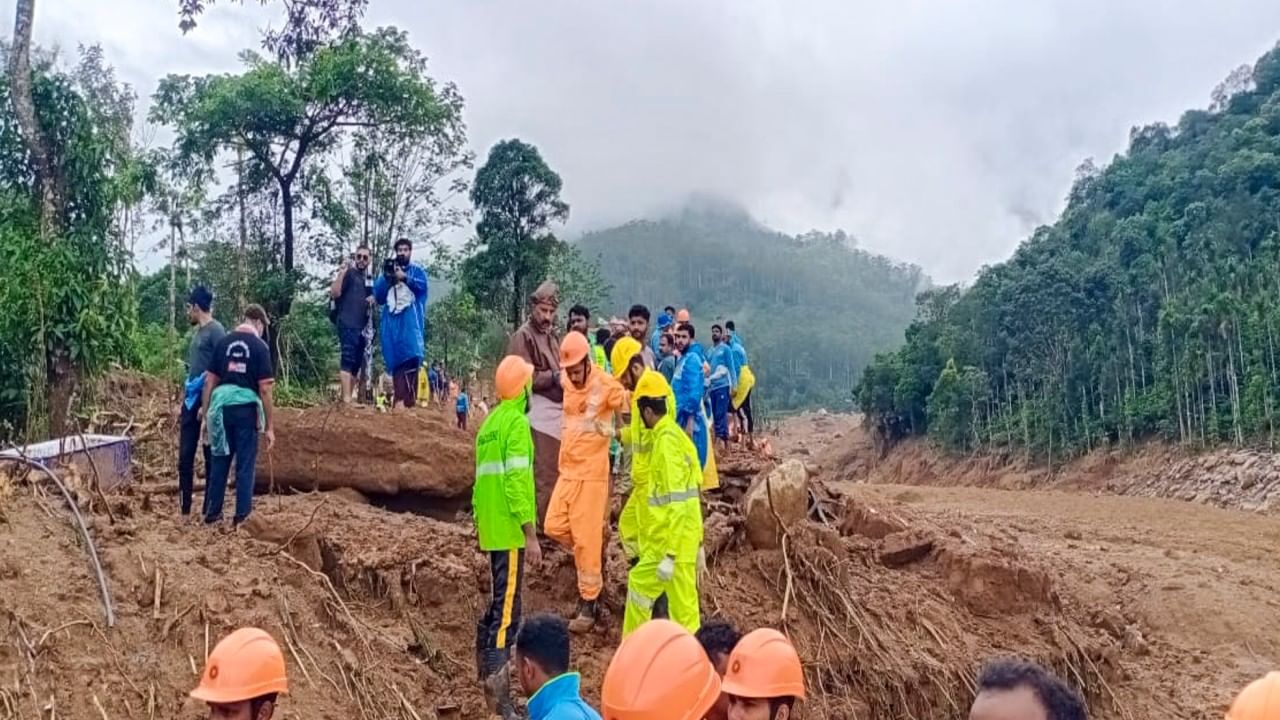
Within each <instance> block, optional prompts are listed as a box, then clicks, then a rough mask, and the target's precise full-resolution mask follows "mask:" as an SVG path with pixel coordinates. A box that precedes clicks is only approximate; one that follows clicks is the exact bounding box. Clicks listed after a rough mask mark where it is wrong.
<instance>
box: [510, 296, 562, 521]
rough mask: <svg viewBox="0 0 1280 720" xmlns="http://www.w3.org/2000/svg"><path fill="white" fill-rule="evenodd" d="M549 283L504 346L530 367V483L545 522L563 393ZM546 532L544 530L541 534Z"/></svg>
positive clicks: (554, 298) (554, 471)
mask: <svg viewBox="0 0 1280 720" xmlns="http://www.w3.org/2000/svg"><path fill="white" fill-rule="evenodd" d="M557 293H558V290H557V288H556V285H555V283H553V282H551V281H550V280H548V281H546V282H544V283H542V284H541V285H539V286H538V289H537V290H535V291H534V292H533V295H532V296H530V298H529V320H528V322H526V323H525V324H524V325H521V326H520V328H519V329H518V330H516V332H515V334H513V335H512V336H511V341H510V342H509V343H508V344H507V354H508V355H519V356H520V357H522V358H524V359H525V361H526V362H528V363H529V364H530V365H533V394H532V395H530V397H529V412H528V415H529V425H530V426H532V428H533V450H534V452H533V460H534V466H533V481H534V485H535V487H536V488H537V495H538V522H539V523H545V522H546V517H547V503H549V502H550V501H551V491H552V489H553V488H554V487H555V484H556V476H557V475H558V470H557V469H556V460H557V458H559V456H560V426H561V423H562V422H563V418H562V413H563V400H564V391H563V390H562V389H561V387H560V340H559V338H557V337H556V332H555V327H554V325H555V319H556V308H558V307H559V306H560V298H559V296H558V294H557ZM544 532H545V531H544Z"/></svg>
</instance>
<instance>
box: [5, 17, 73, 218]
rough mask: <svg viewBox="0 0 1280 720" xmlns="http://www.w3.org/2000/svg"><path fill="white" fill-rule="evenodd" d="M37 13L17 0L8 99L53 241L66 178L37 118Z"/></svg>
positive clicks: (59, 215) (61, 207) (41, 209)
mask: <svg viewBox="0 0 1280 720" xmlns="http://www.w3.org/2000/svg"><path fill="white" fill-rule="evenodd" d="M35 13H36V0H18V5H17V8H16V13H15V17H14V21H13V46H12V47H10V48H9V86H10V91H9V101H10V103H11V105H12V107H13V114H14V116H15V117H16V118H17V121H18V131H19V133H20V134H21V136H22V142H23V144H25V145H26V148H27V152H28V153H29V154H30V155H31V164H32V165H33V166H34V169H35V174H36V184H37V186H38V187H39V188H40V232H41V233H42V234H43V235H44V236H45V238H46V239H49V240H52V239H54V238H55V237H56V236H57V234H58V232H59V230H60V229H61V227H62V213H63V208H64V203H63V192H62V187H63V184H64V180H63V178H62V173H61V171H60V169H59V168H58V166H57V165H56V164H54V162H53V161H52V159H51V157H50V156H51V155H52V150H51V149H50V147H49V140H48V138H47V137H46V136H45V132H44V130H43V129H42V128H41V127H40V123H39V122H38V121H37V120H36V104H35V98H34V97H33V95H32V92H31V29H32V26H33V25H34V24H35Z"/></svg>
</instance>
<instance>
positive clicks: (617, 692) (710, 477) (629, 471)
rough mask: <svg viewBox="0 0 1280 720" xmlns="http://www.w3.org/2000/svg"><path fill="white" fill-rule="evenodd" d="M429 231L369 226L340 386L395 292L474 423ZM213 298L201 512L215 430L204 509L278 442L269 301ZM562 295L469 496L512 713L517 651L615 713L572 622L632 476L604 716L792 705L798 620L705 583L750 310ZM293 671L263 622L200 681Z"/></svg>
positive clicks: (348, 280)
mask: <svg viewBox="0 0 1280 720" xmlns="http://www.w3.org/2000/svg"><path fill="white" fill-rule="evenodd" d="M411 251H412V246H411V245H410V244H409V243H408V241H404V240H402V241H400V242H397V243H396V258H395V259H394V261H389V262H388V263H387V267H386V268H384V272H383V274H382V275H381V276H380V277H378V278H377V279H376V280H374V281H373V282H371V283H370V282H369V279H368V276H367V267H368V260H369V253H368V250H367V249H366V248H361V249H360V250H359V251H358V252H357V254H356V255H355V257H354V259H353V261H352V262H351V263H350V264H349V265H346V266H344V268H342V269H340V270H339V272H338V274H337V275H336V276H335V278H334V281H333V285H332V288H331V294H332V295H333V297H334V299H335V324H336V325H337V329H338V333H339V341H340V346H341V366H342V376H341V391H342V402H344V403H345V402H351V401H352V398H353V393H354V392H355V389H356V388H355V385H356V381H357V378H358V377H359V376H360V373H361V372H362V369H361V368H367V367H368V365H367V362H368V360H367V356H368V352H369V342H370V341H371V339H372V328H371V325H372V323H371V320H370V315H369V314H368V313H369V310H370V308H371V306H372V305H373V304H375V303H376V304H378V305H381V306H382V312H381V313H380V323H379V325H380V333H381V341H382V349H383V355H384V357H385V359H386V364H387V368H388V374H389V375H390V376H391V384H392V386H393V387H392V394H393V398H394V400H393V402H394V403H396V404H403V405H405V406H413V405H415V404H417V403H418V402H419V385H420V384H425V385H427V389H426V392H427V394H428V395H429V396H430V397H434V398H435V399H437V400H438V401H440V402H448V401H449V398H453V399H454V402H455V411H456V414H457V422H458V426H459V427H460V428H463V429H466V427H467V419H468V417H469V416H470V414H471V413H472V405H471V398H470V397H469V394H468V392H467V388H466V387H465V386H464V387H462V388H459V387H458V386H457V384H456V381H453V380H451V379H449V378H448V376H447V375H446V373H445V372H444V370H443V368H441V367H440V366H439V365H438V364H436V363H433V364H432V365H431V366H430V367H429V368H428V370H427V373H426V374H425V375H426V377H424V378H422V379H421V381H420V380H419V371H420V369H421V368H422V366H423V357H424V352H423V336H424V333H425V329H426V326H425V322H426V320H425V303H426V273H425V272H423V271H422V269H421V268H420V267H418V266H416V265H413V264H412V262H411ZM352 288H356V289H358V292H357V290H353V289H352ZM366 288H367V289H368V292H367V294H366V292H365V289H366ZM357 299H358V301H357ZM212 302H213V297H212V294H211V293H210V292H209V291H208V290H207V289H205V288H203V287H197V288H194V289H193V290H192V291H191V294H190V297H189V299H188V306H187V310H188V317H189V319H190V320H191V322H192V324H193V325H194V326H195V327H196V331H195V334H194V336H193V339H192V342H191V348H190V353H189V357H188V361H189V373H188V380H187V383H186V393H185V399H184V403H183V407H182V416H181V423H180V428H181V430H180V433H181V434H180V443H179V487H180V493H179V498H180V511H181V513H182V515H183V516H184V517H186V516H189V514H190V511H191V504H192V488H193V479H192V475H193V465H194V459H195V454H196V450H197V448H198V447H199V446H201V445H203V447H204V453H205V461H206V465H207V468H208V483H207V488H208V489H207V492H206V493H205V500H204V506H203V510H202V516H203V519H204V521H205V522H206V523H217V522H219V521H220V520H221V517H222V505H223V496H224V494H225V490H226V483H227V480H228V476H229V473H230V468H231V463H232V461H233V460H234V461H235V463H236V487H237V489H236V508H235V513H234V516H233V520H232V522H233V524H238V523H240V522H243V521H244V520H245V519H246V518H247V517H248V515H249V513H250V512H251V509H252V501H253V487H254V478H253V468H254V462H255V458H256V455H257V452H258V437H259V434H261V435H262V436H263V437H264V438H265V441H266V443H267V447H268V449H269V448H270V447H271V445H272V443H273V442H274V429H273V428H274V425H273V421H272V418H273V414H274V413H273V400H272V388H273V377H274V373H273V369H272V366H271V355H270V352H269V350H268V348H267V345H266V343H265V342H264V341H263V339H262V338H263V337H265V335H266V332H267V328H268V325H269V319H268V317H267V315H266V313H265V311H263V309H262V308H261V307H259V306H256V305H250V306H248V307H247V308H246V309H245V311H244V313H243V318H242V322H241V323H240V324H239V325H237V327H236V328H235V329H234V330H233V331H232V332H230V333H228V332H226V331H225V329H224V328H223V327H222V326H221V325H220V324H219V323H218V322H217V321H216V320H214V319H213V316H212V313H211V308H212ZM558 309H559V297H558V291H557V288H556V286H555V285H554V284H553V283H551V282H545V283H543V284H542V285H541V286H539V287H538V288H537V290H536V291H535V292H534V293H533V295H532V296H531V297H530V305H529V316H528V317H529V319H528V321H527V322H526V323H524V324H523V325H522V326H521V327H519V328H518V329H517V330H516V331H515V332H514V334H513V335H512V337H511V338H510V342H509V346H508V354H507V356H506V357H505V358H504V359H503V360H502V362H501V363H500V364H499V365H498V367H497V370H496V372H495V375H494V383H493V387H494V390H495V392H496V395H497V399H498V402H497V405H496V406H494V407H492V408H491V409H490V408H489V407H487V405H488V403H487V401H486V400H481V401H480V403H481V405H482V406H484V408H483V409H484V412H483V416H484V420H483V424H482V425H481V427H480V428H479V430H478V432H477V434H476V439H475V443H476V452H475V455H476V472H475V484H474V488H473V496H472V505H473V509H474V517H475V527H476V532H477V538H478V543H479V547H480V550H481V551H482V552H484V553H485V554H486V555H487V557H488V559H489V564H490V569H491V579H492V583H491V588H492V592H491V597H490V598H489V602H488V606H487V608H486V610H485V612H484V614H483V616H482V617H481V618H479V620H478V622H477V625H476V670H477V674H478V677H479V679H480V681H481V682H482V684H483V687H484V693H485V697H486V700H487V702H488V703H489V707H490V710H491V711H492V712H493V713H494V714H497V715H499V716H501V717H502V718H503V720H514V718H517V717H519V716H518V715H517V713H516V710H515V705H514V702H513V700H512V698H511V677H512V672H513V671H514V674H515V677H516V678H517V679H518V684H519V687H520V689H521V690H522V691H523V692H524V694H525V695H526V696H527V697H528V704H527V707H528V713H529V717H530V718H532V719H533V720H563V719H570V718H571V719H573V720H591V719H594V720H599V718H600V717H601V716H600V715H599V714H598V713H597V712H596V711H595V710H594V709H592V708H591V707H590V706H589V705H587V703H585V702H584V701H583V700H582V698H581V694H580V683H579V678H578V676H577V674H576V673H572V672H571V671H570V667H571V665H570V644H571V636H572V635H574V634H582V633H585V632H588V631H590V630H592V629H593V628H594V627H595V625H596V621H597V618H598V608H597V603H598V601H599V597H600V593H601V591H602V589H603V586H604V576H603V560H604V555H605V552H604V542H605V538H606V537H607V535H608V529H609V526H610V517H609V509H610V506H611V502H610V501H611V497H612V495H613V494H614V493H615V492H617V493H620V494H625V495H626V500H625V502H624V504H623V506H622V511H621V514H620V516H619V518H618V524H617V538H618V541H619V543H620V545H621V549H622V552H623V554H624V556H625V557H626V559H627V562H628V564H629V571H628V575H627V594H626V604H625V611H624V617H623V625H622V643H621V645H620V646H619V648H618V649H617V651H616V653H615V654H614V656H613V659H612V661H611V662H610V664H609V667H608V669H607V671H606V674H605V677H604V683H603V686H602V689H601V706H602V707H601V709H602V711H603V713H604V716H605V717H606V718H609V720H628V719H631V720H650V719H652V720H657V719H658V718H682V719H685V720H699V719H701V718H706V719H708V720H727V719H732V720H787V719H788V718H790V717H792V716H793V713H794V709H795V707H796V705H797V703H799V702H802V701H803V700H804V698H805V697H806V688H805V680H804V672H803V665H802V663H801V660H800V658H799V655H798V653H797V652H796V649H795V648H794V647H793V645H792V643H791V641H790V640H789V639H788V638H787V636H786V635H784V634H782V633H781V632H778V631H777V630H774V629H770V628H760V629H756V630H753V631H751V632H748V633H747V634H745V635H741V636H740V635H739V632H738V630H737V629H736V628H734V627H733V626H731V625H729V624H727V623H725V622H723V621H720V620H711V621H708V622H706V623H704V622H703V617H702V610H701V607H700V605H699V590H698V586H699V581H700V578H701V576H702V575H703V573H704V572H705V557H704V552H703V547H702V541H703V526H702V498H703V496H704V493H706V492H708V491H711V490H714V489H715V488H717V487H718V477H717V474H716V469H715V453H716V448H717V447H718V448H720V449H721V451H724V450H725V449H726V448H727V447H728V444H729V443H730V442H732V441H735V440H741V441H742V442H744V443H747V444H749V445H750V444H754V429H755V428H754V417H753V414H752V410H751V395H752V392H753V388H754V385H755V378H754V376H753V374H752V372H751V368H750V365H749V364H748V359H747V352H746V349H745V346H744V343H743V340H742V339H741V337H740V336H739V335H738V332H737V328H736V327H735V325H734V323H733V322H732V321H728V322H724V323H719V322H716V323H714V324H712V325H711V328H710V329H711V332H710V336H711V344H710V347H709V348H704V347H703V346H702V344H701V343H700V341H699V340H698V334H697V327H696V325H695V323H694V321H693V320H692V317H691V315H690V313H689V311H688V310H677V309H676V308H674V307H666V308H664V310H663V312H662V314H660V315H658V317H657V319H656V321H654V320H653V318H652V315H651V313H650V311H649V309H648V308H647V307H645V306H644V305H633V306H632V307H631V308H630V309H629V311H628V313H627V319H626V320H625V321H624V320H622V319H621V318H616V317H615V318H612V319H611V320H609V321H603V320H601V321H598V322H597V323H596V325H597V326H596V328H595V329H594V330H593V329H592V328H591V312H590V310H589V309H588V308H586V307H584V306H582V305H575V306H573V307H572V308H570V310H569V312H568V313H567V320H566V324H565V328H564V332H563V333H561V332H559V331H558V329H557V327H556V318H557V312H558ZM362 358H363V359H362ZM544 537H545V538H546V539H547V540H548V541H550V542H553V543H556V544H558V545H560V546H562V547H564V548H565V549H566V550H568V551H569V552H570V553H571V554H572V556H573V562H574V566H575V570H576V574H577V591H578V595H579V601H578V605H577V608H576V610H575V611H574V612H573V614H572V616H571V617H569V618H562V617H559V616H556V615H548V614H540V615H533V616H530V617H524V616H523V613H522V595H523V593H522V590H523V587H524V582H525V577H526V573H527V572H528V571H529V570H530V569H532V570H534V571H537V570H538V569H539V568H540V567H541V566H542V564H543V548H542V544H541V543H542V540H543V538H544ZM286 691H287V681H286V678H285V669H284V660H283V656H282V655H281V653H280V649H279V646H278V645H276V643H275V641H274V640H273V639H272V638H271V636H270V635H269V634H268V633H266V632H264V631H262V630H257V629H254V628H245V629H242V630H238V631H236V632H235V633H232V634H231V635H229V636H228V637H227V638H225V639H224V640H223V641H222V642H220V643H219V644H218V647H217V648H216V649H215V650H214V652H213V653H212V654H211V655H210V656H209V658H208V661H207V663H206V667H205V671H204V674H203V675H202V676H201V680H200V684H199V686H198V687H197V688H196V689H195V690H194V691H192V693H191V695H192V697H194V698H197V699H200V700H203V701H205V702H207V703H209V705H210V708H211V711H210V712H211V715H210V716H211V717H218V718H245V719H249V718H252V719H253V720H267V719H268V718H270V717H272V715H273V714H274V711H275V707H276V701H277V699H278V695H279V694H281V693H284V692H286ZM1086 717H1087V711H1086V709H1085V704H1084V702H1083V700H1082V699H1081V698H1080V696H1079V694H1078V693H1076V692H1075V691H1074V690H1072V689H1071V688H1070V687H1069V686H1068V685H1066V684H1065V683H1063V682H1062V681H1061V680H1059V679H1057V678H1056V677H1054V676H1052V675H1051V674H1049V673H1048V672H1046V671H1045V670H1044V669H1042V668H1040V667H1038V666H1036V665H1033V664H1029V663H1025V662H1021V661H1016V660H998V661H995V662H992V663H991V664H989V665H988V666H987V667H986V668H985V669H984V670H983V672H982V674H981V675H980V677H979V680H978V692H977V695H976V699H975V700H974V702H973V705H972V708H971V710H970V718H971V720H1083V719H1084V718H1086ZM1227 720H1280V673H1273V674H1271V675H1268V676H1267V677H1266V678H1263V679H1261V680H1259V681H1258V682H1257V683H1254V684H1253V685H1250V686H1249V687H1247V688H1246V689H1245V690H1244V691H1243V692H1242V693H1241V694H1240V696H1239V698H1238V699H1237V701H1236V703H1235V704H1234V705H1233V707H1232V710H1231V712H1230V713H1228V715H1227Z"/></svg>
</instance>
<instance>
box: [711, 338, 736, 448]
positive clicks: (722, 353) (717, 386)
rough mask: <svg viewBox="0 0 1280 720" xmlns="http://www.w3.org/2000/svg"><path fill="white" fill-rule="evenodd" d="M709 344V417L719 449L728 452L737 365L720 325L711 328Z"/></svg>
mask: <svg viewBox="0 0 1280 720" xmlns="http://www.w3.org/2000/svg"><path fill="white" fill-rule="evenodd" d="M711 342H712V346H711V354H710V355H709V356H708V357H707V362H708V363H710V365H711V377H710V382H709V389H708V391H707V392H708V395H710V397H711V417H712V418H714V419H715V430H716V440H718V441H719V442H720V445H719V447H720V449H722V450H728V447H729V406H730V403H731V401H732V398H733V390H734V388H735V387H737V385H738V373H737V363H735V362H734V359H733V348H732V347H731V346H730V344H729V336H728V335H726V334H725V332H724V328H723V327H721V326H720V325H712V326H711Z"/></svg>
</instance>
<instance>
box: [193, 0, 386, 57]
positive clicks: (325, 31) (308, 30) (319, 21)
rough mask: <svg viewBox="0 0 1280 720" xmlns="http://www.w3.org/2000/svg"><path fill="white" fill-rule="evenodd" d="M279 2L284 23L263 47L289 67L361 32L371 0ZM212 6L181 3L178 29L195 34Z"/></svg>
mask: <svg viewBox="0 0 1280 720" xmlns="http://www.w3.org/2000/svg"><path fill="white" fill-rule="evenodd" d="M279 1H280V4H282V5H284V8H285V20H284V23H283V24H282V25H281V27H280V29H279V30H272V29H269V30H266V31H265V32H264V33H263V35H262V47H263V48H264V49H266V51H267V52H269V53H271V54H272V55H274V56H275V57H276V59H277V60H279V61H281V62H283V63H286V64H291V63H295V62H297V61H299V60H301V59H302V58H305V57H306V56H308V55H310V54H311V53H313V52H315V51H316V49H318V48H319V47H321V46H322V45H324V44H326V43H328V42H330V41H332V40H334V39H336V38H338V37H342V36H344V35H349V34H353V33H356V32H358V31H359V29H360V19H361V18H362V17H364V13H365V10H367V9H368V7H369V0H279ZM234 2H243V0H234ZM213 4H214V0H178V17H179V22H178V27H180V28H181V29H182V32H183V34H186V33H188V32H191V31H192V30H194V29H195V27H196V23H197V21H198V19H199V17H200V15H202V14H203V13H204V11H205V9H206V8H207V7H208V6H210V5H213ZM262 4H264V5H265V4H267V0H262Z"/></svg>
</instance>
